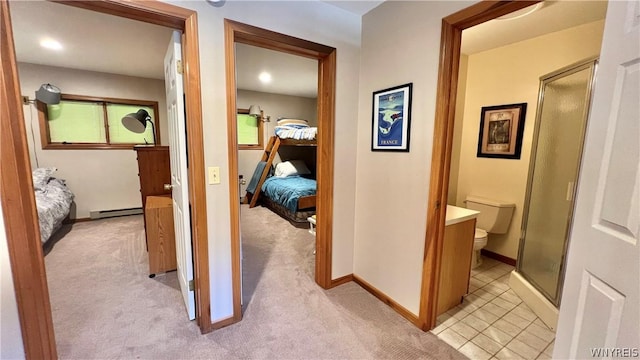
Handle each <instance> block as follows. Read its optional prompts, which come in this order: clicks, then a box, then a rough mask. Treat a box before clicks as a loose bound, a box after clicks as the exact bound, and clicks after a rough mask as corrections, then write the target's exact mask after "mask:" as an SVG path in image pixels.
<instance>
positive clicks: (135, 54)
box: [10, 0, 606, 97]
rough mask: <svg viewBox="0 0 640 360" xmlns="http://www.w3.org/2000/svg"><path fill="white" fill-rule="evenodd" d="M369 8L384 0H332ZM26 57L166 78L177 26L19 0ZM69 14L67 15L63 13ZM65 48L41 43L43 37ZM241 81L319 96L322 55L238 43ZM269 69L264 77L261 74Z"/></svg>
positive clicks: (577, 13)
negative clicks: (264, 81)
mask: <svg viewBox="0 0 640 360" xmlns="http://www.w3.org/2000/svg"><path fill="white" fill-rule="evenodd" d="M325 2H327V3H329V4H331V5H334V6H338V7H341V8H344V9H345V10H347V11H350V12H353V13H356V14H359V15H362V14H364V13H366V12H368V11H370V10H371V9H373V8H374V7H376V6H378V5H379V4H380V3H382V1H368V0H364V1H335V0H331V1H325ZM10 7H11V15H12V21H13V28H14V38H15V43H16V55H17V57H18V61H21V62H28V63H34V64H43V65H51V66H59V67H66V68H75V69H82V70H91V71H99V72H106V73H114V74H122V75H129V76H139V77H146V78H156V79H162V78H163V76H164V75H163V70H162V67H163V66H162V61H163V58H164V53H165V50H166V47H167V44H168V42H169V38H170V34H171V29H168V28H165V27H161V26H156V25H151V24H147V23H143V22H139V21H134V20H129V19H124V18H119V17H115V16H110V15H104V14H100V13H96V12H93V11H88V10H83V9H78V8H74V7H70V6H66V5H61V4H56V3H52V2H45V1H11V2H10ZM605 11H606V2H604V1H577V0H564V1H560V2H546V4H545V6H543V7H542V8H540V9H539V10H538V11H536V12H534V13H533V14H531V15H528V16H525V17H523V18H520V19H515V20H493V21H490V22H487V23H484V24H481V25H478V26H475V27H473V28H471V29H468V30H465V31H464V32H463V43H462V51H463V53H466V54H470V53H475V52H479V51H484V50H488V49H490V48H494V47H499V46H504V45H507V44H510V43H513V42H517V41H522V40H525V39H528V38H532V37H536V36H540V35H543V34H546V33H550V32H554V31H559V30H561V29H564V28H567V27H573V26H577V25H580V24H584V23H587V22H591V21H595V20H599V19H602V18H604V14H605ZM61 19H62V20H61ZM46 37H51V38H53V39H55V40H58V41H59V42H61V43H62V46H63V50H61V51H58V52H56V51H52V50H47V49H44V48H42V47H40V45H39V43H40V41H41V40H42V39H43V38H46ZM237 61H238V63H237V69H238V75H237V81H238V88H239V89H246V90H254V91H263V92H273V93H279V94H286V95H296V96H304V97H315V96H316V91H317V83H316V82H317V62H316V61H315V60H311V59H307V58H302V57H298V56H294V55H289V54H282V53H278V52H275V51H271V50H266V49H261V48H257V47H252V46H246V45H238V46H237ZM262 71H268V72H270V73H271V75H272V78H273V80H272V82H271V84H269V85H264V84H262V83H260V82H259V81H258V74H259V73H260V72H262Z"/></svg>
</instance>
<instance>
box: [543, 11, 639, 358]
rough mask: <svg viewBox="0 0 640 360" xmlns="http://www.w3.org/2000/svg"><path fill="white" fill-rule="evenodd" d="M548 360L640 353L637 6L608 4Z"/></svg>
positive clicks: (634, 354)
mask: <svg viewBox="0 0 640 360" xmlns="http://www.w3.org/2000/svg"><path fill="white" fill-rule="evenodd" d="M594 91H595V92H594V97H593V105H592V108H591V114H590V117H589V125H588V130H587V138H586V142H585V152H584V157H583V164H582V171H581V174H580V184H579V187H578V196H577V200H576V212H575V217H574V222H573V228H572V230H571V238H570V243H569V253H568V258H567V269H566V274H565V285H564V291H563V294H562V303H561V305H560V318H559V322H558V331H557V337H556V343H555V349H554V352H553V358H558V359H586V358H603V357H605V358H609V357H614V358H618V357H634V358H635V357H638V356H639V354H638V351H640V349H639V348H640V294H639V293H640V244H639V237H640V145H639V144H640V1H638V0H635V1H609V8H608V10H607V18H606V22H605V30H604V39H603V44H602V52H601V54H600V65H599V68H598V70H597V75H596V86H595V90H594Z"/></svg>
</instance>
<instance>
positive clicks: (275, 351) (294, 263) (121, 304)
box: [45, 206, 465, 359]
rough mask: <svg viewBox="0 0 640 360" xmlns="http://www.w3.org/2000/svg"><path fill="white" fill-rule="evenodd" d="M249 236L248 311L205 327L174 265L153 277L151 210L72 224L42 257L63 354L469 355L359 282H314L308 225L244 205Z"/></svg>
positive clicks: (189, 356) (246, 260) (258, 356)
mask: <svg viewBox="0 0 640 360" xmlns="http://www.w3.org/2000/svg"><path fill="white" fill-rule="evenodd" d="M242 234H243V256H244V259H243V270H244V271H243V272H244V283H243V295H244V306H243V307H244V309H245V312H244V318H243V320H242V321H241V322H240V323H238V324H234V325H231V326H229V327H226V328H223V329H219V330H216V331H214V332H212V333H210V334H207V335H201V334H200V331H199V329H198V328H197V326H196V324H195V323H193V322H189V321H188V320H187V319H186V312H185V310H184V305H183V304H182V300H181V297H180V294H179V291H178V290H177V289H178V286H177V280H176V276H175V273H169V274H167V275H163V276H157V277H156V278H154V279H149V278H148V277H147V253H146V251H145V245H144V231H143V223H142V216H129V217H122V218H115V219H106V220H98V221H92V222H86V223H78V224H75V225H74V226H73V228H72V229H71V230H70V231H69V232H68V233H67V234H66V235H65V236H64V237H63V238H62V239H61V240H60V241H59V242H58V243H57V244H56V245H55V246H54V247H53V249H52V250H51V252H50V253H49V255H47V256H46V258H45V262H46V268H47V277H48V284H49V291H50V296H51V306H52V311H53V320H54V327H55V332H56V342H57V345H58V354H59V356H60V358H62V359H107V358H109V359H111V358H122V359H374V358H375V359H464V358H465V357H464V356H463V355H462V354H460V353H458V352H457V351H456V350H454V349H453V348H451V347H449V345H447V344H445V343H444V342H443V341H441V340H438V339H437V337H436V336H434V335H432V334H430V333H425V332H422V331H420V330H419V329H417V328H415V327H414V326H413V325H411V324H410V323H409V322H407V321H406V320H405V319H404V318H402V317H401V316H400V315H398V314H396V313H395V312H394V311H393V310H391V309H390V308H389V307H388V306H386V305H385V304H383V303H382V302H380V301H379V300H377V299H376V298H374V297H373V296H372V295H370V294H369V293H367V292H366V291H365V290H363V289H362V288H360V287H359V286H358V285H356V284H354V283H349V284H345V285H342V286H339V287H337V288H334V289H331V290H329V291H325V290H322V289H320V288H319V287H318V286H317V285H315V283H314V281H313V265H314V258H313V254H312V252H313V247H314V245H313V242H314V238H313V236H312V235H311V234H309V233H308V232H307V230H306V229H297V228H294V227H292V226H291V225H290V224H289V223H288V222H287V221H285V220H283V219H281V218H280V217H278V216H277V215H275V214H273V213H272V212H270V211H269V210H267V209H265V208H261V207H258V208H254V209H248V208H247V207H245V206H243V207H242ZM212 301H215V299H212Z"/></svg>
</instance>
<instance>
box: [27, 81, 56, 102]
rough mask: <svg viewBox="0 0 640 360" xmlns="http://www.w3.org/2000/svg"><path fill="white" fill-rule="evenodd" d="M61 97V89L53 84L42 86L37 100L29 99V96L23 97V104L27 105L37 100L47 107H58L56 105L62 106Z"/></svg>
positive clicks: (37, 94)
mask: <svg viewBox="0 0 640 360" xmlns="http://www.w3.org/2000/svg"><path fill="white" fill-rule="evenodd" d="M60 96H61V93H60V88H58V87H57V86H55V85H51V84H42V85H40V89H38V90H36V99H35V100H31V99H29V97H28V96H23V97H22V103H23V104H24V105H27V104H29V103H33V102H35V101H36V100H37V101H40V102H43V103H45V104H47V105H56V104H60Z"/></svg>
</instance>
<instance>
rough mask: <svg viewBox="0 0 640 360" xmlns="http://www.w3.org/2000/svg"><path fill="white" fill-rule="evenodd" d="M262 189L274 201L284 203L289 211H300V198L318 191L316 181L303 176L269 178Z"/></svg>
mask: <svg viewBox="0 0 640 360" xmlns="http://www.w3.org/2000/svg"><path fill="white" fill-rule="evenodd" d="M262 191H263V192H264V194H265V195H266V196H268V197H269V198H270V199H272V200H273V201H275V202H277V203H279V204H282V205H284V206H285V207H286V208H287V209H289V211H291V212H296V211H298V199H300V198H301V197H303V196H309V195H314V194H315V193H316V181H315V180H313V179H307V178H304V177H301V176H287V177H276V176H272V177H270V178H268V179H267V180H266V181H265V182H264V184H262Z"/></svg>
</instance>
